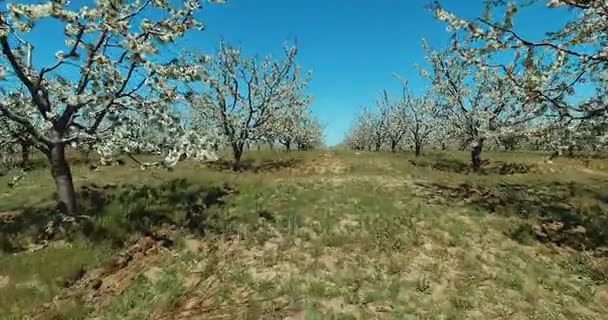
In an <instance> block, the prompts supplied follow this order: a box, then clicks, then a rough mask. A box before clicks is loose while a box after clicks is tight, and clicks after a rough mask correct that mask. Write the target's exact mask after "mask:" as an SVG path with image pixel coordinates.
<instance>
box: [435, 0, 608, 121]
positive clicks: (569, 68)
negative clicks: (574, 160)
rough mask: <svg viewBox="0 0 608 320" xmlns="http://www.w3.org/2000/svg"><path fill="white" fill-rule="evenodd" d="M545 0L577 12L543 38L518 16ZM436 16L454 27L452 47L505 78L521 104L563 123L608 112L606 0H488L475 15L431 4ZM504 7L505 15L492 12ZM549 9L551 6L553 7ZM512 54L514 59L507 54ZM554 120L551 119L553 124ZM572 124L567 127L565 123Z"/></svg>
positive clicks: (597, 116)
mask: <svg viewBox="0 0 608 320" xmlns="http://www.w3.org/2000/svg"><path fill="white" fill-rule="evenodd" d="M539 2H540V3H543V2H544V3H546V6H547V10H564V9H568V10H570V12H571V13H572V16H573V18H571V19H570V20H568V21H566V22H565V24H564V26H563V27H562V28H560V29H558V30H547V32H546V36H545V37H544V39H542V40H531V39H528V38H527V37H526V36H525V34H524V33H522V32H520V31H519V30H517V28H516V26H515V23H514V17H515V16H516V15H517V13H518V12H520V11H521V10H525V9H526V6H527V5H529V4H530V3H531V4H534V3H539ZM432 8H433V11H434V13H435V16H436V18H437V19H438V20H440V21H443V22H445V23H446V24H447V26H448V30H449V31H450V32H452V33H453V45H452V50H453V52H455V54H457V55H458V56H460V57H461V58H462V59H463V60H465V61H467V63H469V64H472V65H476V66H478V67H480V68H490V69H493V70H495V71H496V72H498V73H499V74H500V75H501V77H502V78H503V79H504V80H505V81H504V85H505V86H507V87H508V89H507V90H508V91H510V92H511V94H512V95H514V96H515V97H516V99H517V100H518V101H520V102H521V103H522V104H523V105H525V106H529V107H531V108H535V109H536V113H537V114H539V115H542V116H543V117H551V118H552V119H554V120H556V123H557V124H559V125H560V126H562V127H564V129H565V130H566V131H567V130H570V129H574V130H578V129H580V128H585V127H586V125H584V124H583V123H584V122H586V121H588V120H591V119H594V118H600V119H601V118H603V117H605V115H606V113H607V111H608V107H607V106H608V80H607V79H608V68H607V65H608V3H607V2H606V1H588V0H551V1H540V0H534V1H531V2H520V3H509V4H505V3H504V1H490V2H488V5H487V8H486V10H485V12H484V13H483V14H482V15H481V16H480V17H479V18H477V19H474V20H465V19H462V18H459V17H457V16H456V15H454V14H453V13H451V12H449V11H447V10H445V9H444V8H443V7H442V6H441V5H440V4H439V2H436V3H435V4H434V5H433V7H432ZM500 11H504V16H502V17H498V18H496V17H493V13H495V12H500ZM549 14H550V12H549ZM508 56H511V57H513V58H512V59H505V57H508ZM553 126H554V125H552V127H553ZM566 128H569V129H566Z"/></svg>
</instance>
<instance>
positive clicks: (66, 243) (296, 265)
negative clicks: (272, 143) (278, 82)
mask: <svg viewBox="0 0 608 320" xmlns="http://www.w3.org/2000/svg"><path fill="white" fill-rule="evenodd" d="M484 156H485V158H486V159H489V163H487V164H486V166H485V171H486V172H485V174H482V175H476V174H470V173H468V168H467V167H466V159H467V157H468V154H466V153H455V152H453V153H432V154H429V155H426V156H424V157H422V158H420V159H414V157H413V156H412V155H410V154H403V153H397V154H391V153H367V152H347V151H315V152H306V153H298V152H292V153H286V152H258V153H252V154H251V155H249V157H250V158H248V159H247V161H246V162H247V163H248V164H249V165H248V166H247V169H246V170H245V171H244V172H239V173H235V172H232V171H230V170H229V169H227V168H228V167H229V165H227V164H223V163H216V164H208V165H204V164H196V163H184V164H180V165H178V166H177V167H176V168H175V169H174V170H172V171H158V170H152V171H141V170H140V169H139V168H138V166H137V165H135V164H133V163H131V162H127V163H126V164H125V165H122V166H114V167H102V168H100V170H98V171H90V170H89V169H88V168H86V167H85V166H84V165H75V166H74V178H75V183H76V185H77V187H78V190H79V197H80V201H81V204H83V207H84V208H83V210H82V211H83V212H82V214H83V216H82V217H76V218H74V217H70V218H69V219H68V218H65V217H61V216H58V215H57V214H55V213H54V210H53V205H54V201H53V197H54V195H53V192H54V190H55V187H54V185H53V181H52V178H51V176H50V174H49V172H48V169H45V168H41V169H37V170H35V171H33V172H30V173H28V175H27V176H26V177H25V178H24V179H23V180H22V181H21V182H20V183H19V184H18V185H17V186H15V187H14V188H9V187H7V184H8V183H9V181H10V179H11V174H10V173H9V174H7V175H5V176H2V177H0V318H2V319H30V317H31V318H33V319H291V320H295V319H605V318H606V314H607V313H608V256H607V255H608V251H607V249H608V160H603V159H592V160H582V159H556V160H555V161H554V162H553V163H544V162H543V160H544V159H545V157H546V155H544V154H534V153H523V152H512V153H487V154H484Z"/></svg>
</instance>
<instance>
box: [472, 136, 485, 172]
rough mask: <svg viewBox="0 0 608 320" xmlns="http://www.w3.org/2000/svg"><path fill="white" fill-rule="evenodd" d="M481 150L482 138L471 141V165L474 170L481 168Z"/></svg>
mask: <svg viewBox="0 0 608 320" xmlns="http://www.w3.org/2000/svg"><path fill="white" fill-rule="evenodd" d="M482 150H483V139H479V140H477V141H475V142H473V146H472V148H471V165H472V167H473V171H474V172H479V171H480V170H481V151H482Z"/></svg>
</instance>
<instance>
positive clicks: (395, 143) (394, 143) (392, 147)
mask: <svg viewBox="0 0 608 320" xmlns="http://www.w3.org/2000/svg"><path fill="white" fill-rule="evenodd" d="M396 151H397V142H396V141H391V152H392V153H395V152H396Z"/></svg>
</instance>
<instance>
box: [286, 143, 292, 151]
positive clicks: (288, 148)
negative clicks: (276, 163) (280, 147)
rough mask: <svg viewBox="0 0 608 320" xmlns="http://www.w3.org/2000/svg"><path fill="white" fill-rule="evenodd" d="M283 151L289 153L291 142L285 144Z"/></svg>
mask: <svg viewBox="0 0 608 320" xmlns="http://www.w3.org/2000/svg"><path fill="white" fill-rule="evenodd" d="M285 150H287V152H289V151H291V141H286V142H285Z"/></svg>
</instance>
